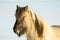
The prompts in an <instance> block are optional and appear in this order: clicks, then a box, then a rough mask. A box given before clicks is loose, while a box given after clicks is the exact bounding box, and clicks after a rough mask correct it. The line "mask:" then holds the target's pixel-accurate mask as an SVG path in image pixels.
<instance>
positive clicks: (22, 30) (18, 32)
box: [16, 27, 26, 37]
mask: <svg viewBox="0 0 60 40" xmlns="http://www.w3.org/2000/svg"><path fill="white" fill-rule="evenodd" d="M25 32H26V28H25V27H24V28H21V29H20V30H17V31H16V34H17V35H18V36H19V37H20V36H21V35H23V34H24V33H25Z"/></svg>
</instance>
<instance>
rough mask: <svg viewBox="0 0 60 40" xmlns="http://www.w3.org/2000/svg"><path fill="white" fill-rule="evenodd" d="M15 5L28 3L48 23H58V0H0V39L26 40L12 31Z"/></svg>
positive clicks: (59, 10) (59, 5)
mask: <svg viewBox="0 0 60 40" xmlns="http://www.w3.org/2000/svg"><path fill="white" fill-rule="evenodd" d="M16 5H19V6H25V5H28V6H29V8H30V9H31V10H32V11H34V12H35V13H36V14H38V15H40V16H41V17H42V18H44V19H45V20H46V21H47V23H48V24H49V25H55V24H57V25H60V0H33V1H32V0H30V1H29V0H0V40H26V37H25V36H24V35H23V36H21V37H18V36H17V35H16V34H14V32H13V26H14V23H15V16H14V14H15V10H16Z"/></svg>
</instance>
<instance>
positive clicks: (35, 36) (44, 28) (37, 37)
mask: <svg viewBox="0 0 60 40" xmlns="http://www.w3.org/2000/svg"><path fill="white" fill-rule="evenodd" d="M15 17H16V22H15V24H14V27H13V31H14V33H16V34H17V35H18V36H19V37H20V36H21V35H23V34H25V35H26V37H27V40H58V38H57V37H56V34H55V32H54V30H53V29H52V28H51V27H50V26H49V25H48V24H47V22H46V21H45V20H44V19H43V18H42V17H40V16H39V15H37V14H36V13H34V12H32V11H31V9H30V8H29V7H28V5H26V6H24V7H19V6H18V5H17V9H16V13H15Z"/></svg>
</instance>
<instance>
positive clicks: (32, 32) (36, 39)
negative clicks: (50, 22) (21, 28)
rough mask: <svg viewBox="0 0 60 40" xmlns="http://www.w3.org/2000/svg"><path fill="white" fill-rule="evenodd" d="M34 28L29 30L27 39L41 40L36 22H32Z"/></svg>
mask: <svg viewBox="0 0 60 40" xmlns="http://www.w3.org/2000/svg"><path fill="white" fill-rule="evenodd" d="M31 26H32V28H31V29H30V30H28V33H27V34H26V35H27V40H41V37H39V36H38V33H37V30H35V26H34V24H31Z"/></svg>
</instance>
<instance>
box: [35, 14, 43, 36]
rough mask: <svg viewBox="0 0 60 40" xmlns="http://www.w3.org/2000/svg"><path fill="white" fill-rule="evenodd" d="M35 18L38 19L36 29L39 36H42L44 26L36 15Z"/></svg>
mask: <svg viewBox="0 0 60 40" xmlns="http://www.w3.org/2000/svg"><path fill="white" fill-rule="evenodd" d="M35 18H36V19H35V29H36V30H37V33H38V36H41V35H42V32H43V24H42V23H41V22H40V21H39V19H38V18H37V16H36V14H35ZM39 22H40V23H39Z"/></svg>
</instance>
